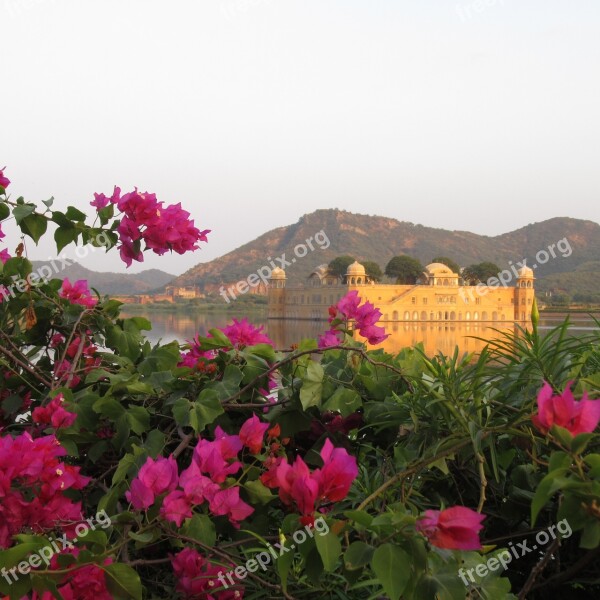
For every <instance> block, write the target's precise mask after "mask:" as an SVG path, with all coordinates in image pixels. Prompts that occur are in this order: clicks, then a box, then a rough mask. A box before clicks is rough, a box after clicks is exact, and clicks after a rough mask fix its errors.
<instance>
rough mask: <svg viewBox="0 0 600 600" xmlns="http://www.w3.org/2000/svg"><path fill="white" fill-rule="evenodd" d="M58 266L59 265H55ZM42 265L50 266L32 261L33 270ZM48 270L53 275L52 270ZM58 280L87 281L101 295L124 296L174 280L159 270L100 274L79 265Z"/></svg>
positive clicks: (75, 265)
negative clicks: (65, 278) (66, 278)
mask: <svg viewBox="0 0 600 600" xmlns="http://www.w3.org/2000/svg"><path fill="white" fill-rule="evenodd" d="M56 264H57V265H59V266H60V263H56ZM42 265H50V263H49V262H47V261H33V268H34V269H36V270H37V269H39V268H40V267H42ZM50 270H51V271H52V272H53V273H54V271H53V270H52V268H51V267H50ZM55 276H56V277H59V278H61V279H62V278H64V277H68V278H69V279H70V280H71V281H74V280H77V279H87V281H88V283H89V285H90V287H93V288H96V289H97V290H98V291H99V292H100V293H101V294H109V295H121V294H123V295H125V294H145V293H147V292H150V291H153V290H156V289H157V288H161V287H164V286H165V285H167V284H168V283H169V282H170V281H172V280H173V279H174V278H175V275H170V274H169V273H165V272H164V271H160V270H159V269H147V270H146V271H142V272H141V273H135V274H131V273H102V272H98V271H92V270H91V269H87V268H86V267H83V266H81V265H80V264H79V263H73V264H72V265H69V266H68V267H66V268H65V269H63V270H61V271H60V272H59V273H57V274H56V275H55Z"/></svg>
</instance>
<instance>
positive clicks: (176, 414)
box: [171, 398, 192, 427]
mask: <svg viewBox="0 0 600 600" xmlns="http://www.w3.org/2000/svg"><path fill="white" fill-rule="evenodd" d="M191 404H192V403H191V402H190V401H189V400H188V399H187V398H179V399H177V400H176V401H175V403H174V404H173V408H172V409H171V412H172V413H173V418H174V419H175V422H176V423H177V425H180V426H181V427H187V426H188V425H189V424H190V406H191Z"/></svg>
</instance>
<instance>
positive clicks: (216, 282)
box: [172, 209, 600, 293]
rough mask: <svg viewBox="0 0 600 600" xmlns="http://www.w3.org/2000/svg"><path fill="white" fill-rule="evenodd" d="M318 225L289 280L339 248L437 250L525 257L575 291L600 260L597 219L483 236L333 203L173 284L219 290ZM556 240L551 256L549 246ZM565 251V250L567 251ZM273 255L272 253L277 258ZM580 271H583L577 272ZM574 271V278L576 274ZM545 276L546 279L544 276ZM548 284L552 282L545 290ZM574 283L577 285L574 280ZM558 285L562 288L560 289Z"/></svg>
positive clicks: (599, 288) (464, 258) (359, 253)
mask: <svg viewBox="0 0 600 600" xmlns="http://www.w3.org/2000/svg"><path fill="white" fill-rule="evenodd" d="M321 230H323V231H324V232H325V234H326V236H327V238H328V239H329V242H330V246H329V247H328V248H326V249H325V248H324V249H320V248H319V246H318V245H317V244H315V243H314V242H313V246H314V250H313V251H310V250H309V251H308V254H307V255H306V256H305V257H303V258H297V259H296V261H295V263H294V264H292V265H288V266H287V267H286V273H287V276H288V281H290V282H301V281H303V280H304V279H305V278H306V277H308V275H309V274H310V273H311V272H312V271H313V270H314V269H315V267H316V266H318V265H320V264H323V263H328V262H329V261H330V260H331V259H333V258H335V257H336V256H339V255H341V254H350V255H351V256H354V257H355V258H356V259H357V260H359V261H364V260H373V261H375V262H377V263H379V265H380V266H381V267H382V268H384V267H385V265H386V264H387V262H388V261H389V260H390V258H392V256H395V255H399V254H408V255H410V256H413V257H415V258H417V259H419V260H420V261H421V262H422V263H423V264H427V263H428V262H431V259H432V258H434V257H436V256H448V257H450V258H453V259H454V260H455V261H456V262H458V263H459V264H460V265H461V266H467V265H469V264H473V263H477V262H483V261H492V262H495V263H497V264H498V266H499V267H500V268H502V269H505V268H509V266H510V264H513V263H514V264H517V263H518V262H521V261H523V260H524V259H525V260H526V261H527V265H528V266H533V265H534V264H536V265H537V268H536V272H535V275H536V277H537V278H538V280H539V281H538V288H539V289H540V290H545V289H552V290H554V291H557V292H560V291H569V293H570V292H576V291H577V287H578V286H580V284H582V283H583V282H584V281H587V280H588V279H589V272H588V270H587V269H588V268H594V269H595V268H596V267H597V266H598V264H595V263H600V225H599V224H598V223H594V222H593V221H586V220H581V219H572V218H568V217H556V218H553V219H549V220H546V221H542V222H540V223H532V224H529V225H526V226H525V227H522V228H520V229H517V230H515V231H511V232H509V233H504V234H501V235H497V236H484V235H478V234H476V233H471V232H468V231H449V230H445V229H435V228H432V227H426V226H423V225H415V224H413V223H409V222H406V221H398V220H396V219H391V218H387V217H380V216H370V215H360V214H354V213H350V212H347V211H342V210H337V209H323V210H317V211H315V212H312V213H310V214H306V215H304V216H303V217H301V218H300V219H299V220H298V222H297V223H294V224H293V225H288V226H286V227H279V228H277V229H273V230H271V231H268V232H267V233H264V234H262V235H260V236H259V237H257V238H256V239H255V240H253V241H252V242H249V243H247V244H244V245H243V246H241V247H239V248H237V249H235V250H233V251H231V252H229V253H227V254H225V255H224V256H221V257H220V258H216V259H214V260H212V261H209V262H206V263H201V264H198V265H196V266H195V267H193V268H191V269H189V270H188V271H186V272H185V273H184V274H182V275H181V276H179V277H177V278H175V279H174V281H173V282H172V283H173V284H174V285H196V286H198V287H199V288H200V289H201V290H203V291H205V292H216V291H218V289H219V287H220V286H221V285H225V286H227V285H233V284H235V283H236V282H237V281H240V280H243V279H246V278H247V277H248V276H249V275H250V274H252V273H255V272H257V270H258V269H259V268H261V267H263V266H267V265H269V264H270V260H274V262H275V264H279V263H278V261H277V258H278V257H280V256H281V255H282V254H283V253H286V260H288V261H289V260H290V259H291V257H292V256H294V247H295V246H296V245H298V244H305V243H306V240H307V239H308V238H310V237H311V236H312V237H313V238H314V236H315V234H316V233H317V232H319V231H321ZM565 238H566V240H567V243H566V244H565V243H563V246H565V245H568V246H569V247H570V248H571V249H572V253H571V254H570V256H568V257H567V256H564V257H563V256H562V254H563V253H561V252H560V251H559V249H557V247H556V244H557V243H558V242H559V240H564V239H565ZM553 244H554V245H555V246H554V248H553V250H552V251H553V252H554V254H555V255H556V257H555V258H552V257H551V256H550V254H551V253H550V252H548V249H549V247H550V246H551V245H553ZM540 251H544V252H548V256H549V258H548V260H547V262H546V263H545V264H537V263H538V262H540V261H537V260H536V254H537V253H538V252H540ZM564 254H566V252H564ZM276 257H277V258H276ZM581 269H583V270H581ZM575 272H577V273H579V276H577V275H574V273H575ZM594 272H595V273H596V276H595V277H594V281H593V282H590V281H587V285H586V289H587V290H588V291H589V290H593V293H600V281H598V276H597V275H598V271H597V270H596V271H594ZM546 279H547V281H545V280H546ZM546 283H551V288H548V286H547V285H546ZM574 285H575V288H573V286H574ZM563 286H567V288H564V287H563Z"/></svg>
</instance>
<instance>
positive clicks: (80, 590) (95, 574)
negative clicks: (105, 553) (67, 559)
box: [31, 547, 113, 600]
mask: <svg viewBox="0 0 600 600" xmlns="http://www.w3.org/2000/svg"><path fill="white" fill-rule="evenodd" d="M80 552H81V550H80V549H79V548H77V547H75V548H70V549H69V550H66V551H63V552H61V553H60V555H61V556H65V555H71V556H73V557H75V558H76V557H77V556H79V553H80ZM58 556H59V555H58V554H55V555H54V556H53V557H52V559H51V560H50V570H51V571H52V570H61V569H62V568H64V567H61V565H60V564H59V562H58ZM111 563H112V559H111V558H106V559H104V562H103V563H102V564H103V565H110V564H111ZM58 592H59V593H60V595H61V597H62V598H65V600H66V599H69V600H80V599H81V600H83V599H84V598H85V599H87V598H94V600H111V599H112V598H113V596H112V595H111V593H110V592H109V591H108V589H107V587H106V573H105V571H104V570H103V569H102V568H101V567H99V566H97V565H84V566H82V567H79V568H78V569H74V570H73V571H69V572H68V573H66V574H64V575H63V576H62V577H61V581H60V582H59V583H58ZM54 598H55V595H54V594H52V593H51V592H42V593H41V594H38V592H33V595H32V596H31V600H54Z"/></svg>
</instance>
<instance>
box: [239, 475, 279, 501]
mask: <svg viewBox="0 0 600 600" xmlns="http://www.w3.org/2000/svg"><path fill="white" fill-rule="evenodd" d="M244 489H245V490H246V491H247V492H248V496H249V499H250V503H251V504H267V503H269V502H271V500H273V499H274V498H275V497H276V496H274V495H273V494H272V493H271V490H270V489H269V488H268V487H267V486H266V485H264V484H263V483H262V481H260V480H258V479H257V480H256V481H248V482H246V484H245V485H244Z"/></svg>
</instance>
